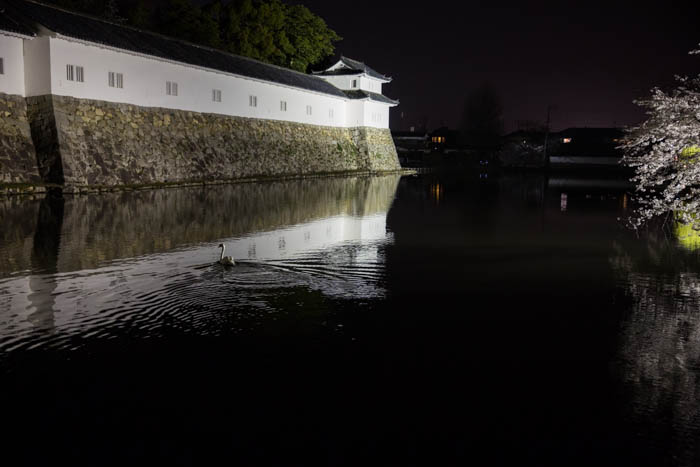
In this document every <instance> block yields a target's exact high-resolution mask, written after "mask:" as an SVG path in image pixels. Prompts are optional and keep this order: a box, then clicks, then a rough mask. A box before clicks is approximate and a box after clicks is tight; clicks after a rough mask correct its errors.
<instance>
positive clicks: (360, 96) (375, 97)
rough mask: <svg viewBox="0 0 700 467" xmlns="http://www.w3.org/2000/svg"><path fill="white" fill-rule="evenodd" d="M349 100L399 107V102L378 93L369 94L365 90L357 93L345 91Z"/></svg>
mask: <svg viewBox="0 0 700 467" xmlns="http://www.w3.org/2000/svg"><path fill="white" fill-rule="evenodd" d="M343 92H344V93H345V95H346V96H348V98H350V99H353V100H371V101H374V102H381V103H382V104H389V105H392V106H394V105H399V101H398V100H394V99H390V98H388V97H386V96H385V95H383V94H377V93H376V92H369V91H364V90H356V91H343Z"/></svg>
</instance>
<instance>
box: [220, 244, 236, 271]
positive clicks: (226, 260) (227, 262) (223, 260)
mask: <svg viewBox="0 0 700 467" xmlns="http://www.w3.org/2000/svg"><path fill="white" fill-rule="evenodd" d="M219 248H221V257H220V258H219V264H223V265H224V266H235V265H236V263H235V262H234V261H233V258H232V257H230V256H224V251H226V247H225V246H224V244H223V243H219Z"/></svg>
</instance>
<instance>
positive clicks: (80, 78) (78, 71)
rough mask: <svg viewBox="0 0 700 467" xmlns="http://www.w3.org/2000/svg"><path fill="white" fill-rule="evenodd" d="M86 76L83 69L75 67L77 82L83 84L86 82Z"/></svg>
mask: <svg viewBox="0 0 700 467" xmlns="http://www.w3.org/2000/svg"><path fill="white" fill-rule="evenodd" d="M84 76H85V74H84V73H83V67H81V66H76V67H75V80H76V81H77V82H79V83H82V82H83V81H85V79H84Z"/></svg>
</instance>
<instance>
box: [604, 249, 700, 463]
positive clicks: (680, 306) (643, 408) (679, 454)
mask: <svg viewBox="0 0 700 467" xmlns="http://www.w3.org/2000/svg"><path fill="white" fill-rule="evenodd" d="M613 265H614V267H615V269H617V272H618V273H619V275H620V278H621V279H622V281H623V284H624V286H625V288H626V290H627V293H628V295H629V296H631V298H632V300H633V302H634V303H633V305H632V308H631V312H630V314H629V315H628V316H627V317H626V319H625V320H624V321H623V323H622V329H621V333H620V344H619V354H618V359H617V366H618V369H619V374H620V377H621V379H622V381H623V382H624V384H625V386H626V387H627V388H628V389H629V390H631V393H632V399H631V401H630V403H629V407H628V408H629V411H630V413H631V416H632V419H633V420H640V421H641V422H642V426H646V427H651V429H652V430H654V432H652V433H650V434H648V435H649V436H650V437H652V438H655V437H657V436H659V433H664V434H665V433H666V432H668V431H669V428H670V429H671V434H672V437H673V442H672V445H671V446H669V448H670V449H671V451H672V452H671V455H672V456H673V457H674V465H682V466H691V465H698V462H700V458H699V457H698V455H699V453H698V451H697V440H698V437H699V436H700V276H699V275H698V273H696V272H679V273H675V274H664V273H651V274H650V273H641V272H636V271H635V270H634V269H635V268H634V266H633V264H632V260H631V258H630V257H628V256H625V255H624V254H621V255H619V256H618V257H616V258H615V259H614V260H613ZM669 424H670V427H669V426H668V425H669Z"/></svg>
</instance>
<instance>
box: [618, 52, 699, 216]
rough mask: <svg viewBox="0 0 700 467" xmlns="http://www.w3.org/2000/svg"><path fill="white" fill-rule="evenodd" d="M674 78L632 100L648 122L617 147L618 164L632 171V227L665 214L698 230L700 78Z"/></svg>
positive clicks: (627, 135) (632, 131) (626, 136)
mask: <svg viewBox="0 0 700 467" xmlns="http://www.w3.org/2000/svg"><path fill="white" fill-rule="evenodd" d="M690 54H700V50H694V51H691V52H690ZM676 80H677V85H676V87H675V88H674V89H672V90H670V91H664V90H662V89H660V88H658V87H657V88H654V89H653V90H652V92H651V96H650V97H649V98H647V99H643V100H637V101H635V103H636V104H637V105H640V106H642V107H644V108H645V109H647V115H648V118H647V120H646V121H645V122H644V123H642V124H641V125H639V126H637V127H633V128H630V129H629V130H628V131H627V133H626V135H625V138H624V140H623V143H622V145H621V147H622V149H623V151H624V156H623V160H622V162H623V164H625V165H627V166H629V167H632V168H633V169H634V176H633V178H632V181H633V182H634V183H635V184H636V196H635V199H636V201H637V206H638V207H637V208H636V210H635V213H634V215H633V216H632V217H631V218H630V224H631V225H632V227H634V228H638V227H640V226H641V225H643V224H645V223H646V222H648V221H650V220H651V219H653V218H658V217H659V216H662V215H669V214H671V215H673V216H675V220H676V221H677V222H679V223H681V224H684V225H690V226H692V228H693V230H700V75H698V76H696V77H693V78H688V77H681V76H677V77H676Z"/></svg>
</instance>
